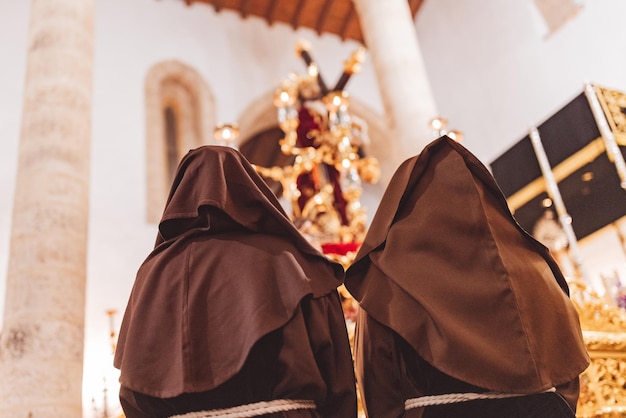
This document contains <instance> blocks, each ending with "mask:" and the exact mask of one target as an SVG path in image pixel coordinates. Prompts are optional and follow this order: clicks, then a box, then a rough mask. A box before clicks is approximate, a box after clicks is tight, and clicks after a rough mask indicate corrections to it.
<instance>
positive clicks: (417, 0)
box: [409, 0, 422, 19]
mask: <svg viewBox="0 0 626 418" xmlns="http://www.w3.org/2000/svg"><path fill="white" fill-rule="evenodd" d="M421 3H422V0H409V8H410V9H411V16H412V17H413V19H415V15H417V9H419V8H420V4H421Z"/></svg>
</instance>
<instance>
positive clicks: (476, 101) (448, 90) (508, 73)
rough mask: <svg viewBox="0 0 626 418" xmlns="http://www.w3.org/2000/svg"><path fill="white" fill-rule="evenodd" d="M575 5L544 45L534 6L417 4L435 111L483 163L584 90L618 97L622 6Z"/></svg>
mask: <svg viewBox="0 0 626 418" xmlns="http://www.w3.org/2000/svg"><path fill="white" fill-rule="evenodd" d="M578 3H579V4H581V5H583V8H582V10H581V11H580V12H579V13H578V15H577V16H576V17H574V18H573V19H572V20H570V21H569V22H567V23H566V24H565V25H564V26H563V27H562V28H561V29H560V30H559V31H557V32H556V33H553V34H551V35H549V34H548V28H547V26H546V25H545V23H544V21H543V19H542V17H541V15H540V14H539V11H538V10H537V9H536V7H535V5H534V2H533V1H532V0H525V1H518V0H465V1H458V0H426V1H425V2H424V5H423V6H422V9H420V13H419V15H418V19H417V30H418V37H419V41H420V46H421V49H422V54H423V56H424V60H425V62H426V67H427V69H428V75H429V78H430V81H431V84H432V86H433V91H434V95H435V100H436V101H437V106H438V109H439V111H440V112H441V114H442V115H444V116H446V117H447V118H448V120H449V122H450V125H451V127H453V128H455V129H459V130H461V131H463V132H464V133H465V142H464V143H465V145H467V146H468V148H470V149H471V150H472V151H473V152H474V153H475V154H476V155H477V156H478V157H479V158H480V159H481V160H483V161H484V162H490V161H493V160H494V159H495V158H496V157H497V156H499V155H500V154H502V153H503V152H504V151H505V150H506V149H508V147H509V146H510V145H511V144H512V143H515V142H517V141H518V140H520V139H521V138H522V137H524V136H525V135H526V134H527V133H528V128H529V126H530V125H531V124H534V125H539V124H540V123H541V122H543V121H544V120H546V119H547V118H548V117H549V116H550V115H552V114H553V113H554V112H556V111H557V110H559V109H560V108H561V107H562V106H563V105H565V104H566V103H567V102H569V101H570V100H571V99H573V98H574V97H575V96H577V95H578V94H579V93H581V92H582V89H583V84H584V82H586V81H589V82H593V83H598V84H601V85H604V86H606V87H612V88H615V89H618V90H624V91H626V56H625V55H624V54H622V53H621V51H623V50H624V49H625V48H626V37H624V36H623V33H622V28H623V26H624V16H626V2H624V1H621V0H593V1H582V0H578Z"/></svg>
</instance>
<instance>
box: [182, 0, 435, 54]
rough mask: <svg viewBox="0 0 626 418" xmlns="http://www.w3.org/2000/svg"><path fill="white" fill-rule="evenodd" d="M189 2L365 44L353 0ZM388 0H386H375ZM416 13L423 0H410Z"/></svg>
mask: <svg viewBox="0 0 626 418" xmlns="http://www.w3.org/2000/svg"><path fill="white" fill-rule="evenodd" d="M184 1H185V3H187V4H188V5H192V4H194V3H205V4H208V5H211V6H213V8H214V9H215V11H216V12H220V11H222V10H225V9H227V10H234V11H236V12H237V13H239V15H240V16H241V17H242V18H243V19H245V18H247V17H249V16H257V17H260V18H262V19H264V20H265V21H266V22H267V23H268V24H269V25H272V24H273V23H275V22H282V23H286V24H288V25H290V26H291V27H292V28H294V29H298V28H301V27H304V28H309V29H313V30H314V31H316V32H317V33H318V34H319V35H321V34H323V33H331V34H335V35H337V36H339V37H340V38H341V39H342V40H346V39H352V40H355V41H357V42H360V43H362V44H365V42H364V40H363V35H362V33H361V27H360V25H359V19H358V16H357V13H356V10H354V5H353V0H184ZM376 1H386V0H376ZM407 1H408V3H409V8H410V9H411V14H412V16H413V19H414V20H415V16H416V15H417V12H418V10H419V8H420V6H421V5H422V3H423V1H424V0H407Z"/></svg>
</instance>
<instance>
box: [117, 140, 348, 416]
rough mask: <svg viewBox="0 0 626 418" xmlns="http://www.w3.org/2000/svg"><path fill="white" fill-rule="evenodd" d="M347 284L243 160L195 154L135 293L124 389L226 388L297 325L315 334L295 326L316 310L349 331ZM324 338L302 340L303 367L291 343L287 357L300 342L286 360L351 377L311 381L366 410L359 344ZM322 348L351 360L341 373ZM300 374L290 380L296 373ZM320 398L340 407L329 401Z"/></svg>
mask: <svg viewBox="0 0 626 418" xmlns="http://www.w3.org/2000/svg"><path fill="white" fill-rule="evenodd" d="M342 279H343V268H342V267H341V265H339V264H337V263H333V262H331V261H330V260H329V259H328V258H326V257H325V256H324V255H323V254H321V253H320V252H318V251H317V250H316V249H315V248H314V247H312V246H311V245H310V244H309V242H308V241H307V240H306V239H305V238H304V237H302V235H300V233H299V232H298V230H297V229H296V228H295V226H294V225H293V224H292V222H291V221H290V220H289V219H288V217H287V216H286V214H285V212H284V211H283V209H282V207H281V206H280V203H279V202H278V200H277V199H276V197H275V196H274V194H273V193H272V192H271V190H270V189H269V188H268V187H267V185H266V184H265V182H264V181H263V179H262V178H261V177H260V176H259V175H258V174H257V173H256V172H255V170H254V168H253V167H252V166H251V165H250V163H249V162H248V161H247V160H246V159H245V158H244V157H243V156H242V155H241V154H240V153H239V152H238V151H236V150H234V149H231V148H228V147H218V146H204V147H200V148H198V149H195V150H192V151H190V152H189V153H188V154H187V155H186V156H185V157H184V158H183V160H182V161H181V163H180V165H179V167H178V170H177V173H176V177H175V180H174V183H173V185H172V189H171V192H170V195H169V198H168V201H167V204H166V207H165V210H164V213H163V217H162V220H161V222H160V224H159V235H158V237H157V240H156V245H155V248H154V250H153V251H152V252H151V253H150V254H149V255H148V257H147V258H146V260H145V261H144V263H143V264H142V265H141V267H140V268H139V270H138V273H137V277H136V280H135V284H134V286H133V290H132V293H131V295H130V299H129V302H128V306H127V309H126V312H125V315H124V319H123V321H122V325H121V330H120V335H119V340H118V346H117V351H116V354H115V360H114V364H115V366H116V367H117V368H120V370H121V377H120V383H121V384H122V385H123V387H125V388H129V389H131V390H133V391H137V392H140V393H142V394H146V395H150V396H154V397H159V398H171V397H175V396H178V395H180V394H183V393H197V392H202V391H210V390H212V389H214V388H217V387H218V386H220V385H222V384H224V382H227V381H228V380H229V379H231V378H233V376H235V375H236V374H237V373H238V372H240V370H241V369H242V367H243V365H244V364H245V362H246V360H247V359H248V355H249V353H250V352H251V350H252V348H253V347H254V346H255V344H257V343H258V342H259V341H260V340H261V339H262V338H263V337H264V336H267V335H269V334H271V333H272V332H273V331H276V330H279V329H281V328H282V327H284V326H285V325H286V324H288V323H290V325H289V329H299V328H301V327H303V326H304V325H299V324H300V323H301V321H300V322H297V321H296V322H294V317H295V316H297V313H298V312H300V311H301V309H302V308H301V304H302V303H303V301H304V300H311V302H310V303H316V304H319V303H321V302H324V305H323V306H327V305H328V304H331V305H332V306H334V308H332V309H331V308H330V307H329V308H325V310H324V311H323V312H325V313H326V314H327V315H329V316H332V318H327V321H328V322H329V323H330V322H332V323H340V324H343V327H344V330H345V323H344V322H343V316H342V312H341V305H340V302H339V298H338V296H337V292H336V288H337V286H339V285H340V284H341V283H342ZM318 298H319V299H320V301H319V302H315V301H317V300H318ZM322 299H328V301H322ZM321 312H322V311H321ZM318 315H322V316H323V314H318ZM300 332H302V333H304V335H307V331H306V330H302V331H300ZM333 332H335V331H333ZM314 333H315V331H312V333H311V334H309V339H310V341H306V340H303V341H301V344H302V351H301V353H303V354H302V357H301V358H299V359H298V351H297V350H296V348H297V347H298V346H297V345H295V344H293V343H292V342H288V341H286V338H287V337H286V336H285V335H283V338H284V339H283V342H282V344H283V348H280V349H277V352H281V350H283V351H284V350H287V349H285V348H284V347H286V344H287V343H289V344H290V348H289V349H288V350H289V351H286V352H284V353H283V354H281V356H283V355H284V356H287V355H288V356H291V358H293V359H298V360H299V361H301V362H302V364H301V365H300V366H299V367H300V369H306V370H314V371H317V370H318V368H319V367H324V366H326V367H333V368H337V369H339V370H344V371H345V370H347V372H348V375H347V377H345V378H343V381H342V384H343V386H342V388H337V387H336V386H335V385H336V381H328V380H324V379H323V378H322V377H321V376H326V375H327V374H328V373H329V372H328V371H325V370H322V371H317V372H316V373H309V374H308V375H309V378H308V380H307V379H303V381H305V386H306V385H308V386H307V387H309V388H310V387H315V388H317V389H316V391H317V392H320V389H319V388H322V389H321V391H322V393H333V391H335V390H336V391H338V392H341V396H343V397H344V398H346V397H347V398H350V393H352V395H353V399H352V400H353V402H354V380H353V374H352V368H351V366H352V364H351V357H350V350H349V346H348V340H347V335H346V334H345V333H344V335H342V337H343V339H342V338H337V336H336V335H334V336H333V337H334V340H333V341H328V340H327V339H328V338H329V337H327V335H328V333H329V331H328V330H323V329H320V330H319V333H318V335H320V336H318V337H316V336H315V335H312V334H314ZM321 335H323V336H324V337H321ZM315 338H319V339H322V340H323V341H322V343H323V344H324V345H325V346H326V347H333V348H332V349H334V350H335V351H336V352H337V353H341V356H338V357H337V358H334V359H333V361H336V363H333V364H326V365H324V364H322V363H323V362H321V361H317V362H316V360H318V359H316V358H315V357H314V356H311V354H310V353H311V350H312V349H313V348H312V347H311V346H310V345H311V344H312V343H311V341H313V340H314V339H315ZM316 344H321V343H319V342H318V343H316ZM307 347H308V348H307ZM294 350H296V351H294ZM315 351H316V352H320V349H316V350H315ZM268 361H269V359H268ZM289 367H290V366H289V365H287V366H283V367H281V370H280V371H279V372H280V373H285V374H288V373H289V372H290V370H289ZM277 373H278V371H277ZM280 373H278V376H279V377H277V378H276V379H278V380H280V379H281V378H280ZM331 375H332V374H331ZM350 376H352V384H350ZM283 380H285V379H283ZM287 380H288V379H287ZM345 382H347V383H345ZM273 383H274V384H277V381H275V382H273ZM268 384H270V385H271V383H270V382H268ZM345 387H347V388H348V389H347V395H346V392H345V391H344V389H345ZM239 389H241V388H239ZM297 390H298V388H293V391H294V392H296V391H297ZM317 392H316V393H317ZM267 393H270V394H271V393H272V391H271V390H268V392H267ZM304 394H306V391H305V393H304ZM287 395H288V394H287ZM298 395H303V393H298ZM268 396H271V395H268ZM250 397H252V398H253V397H254V393H251V394H250ZM258 400H259V401H260V400H263V399H258ZM315 400H316V401H319V402H320V404H324V402H329V400H328V399H323V398H321V399H320V397H319V396H316V399H315ZM348 400H349V399H348Z"/></svg>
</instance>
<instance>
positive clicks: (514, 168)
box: [491, 93, 600, 197]
mask: <svg viewBox="0 0 626 418" xmlns="http://www.w3.org/2000/svg"><path fill="white" fill-rule="evenodd" d="M537 130H538V131H539V135H540V136H541V142H542V143H543V147H544V149H545V151H546V155H547V156H548V160H549V161H550V164H551V165H552V167H555V166H557V165H558V164H559V163H561V162H563V160H565V159H566V158H567V157H569V156H570V155H572V154H574V153H576V151H578V150H580V149H581V148H583V147H585V145H587V144H588V143H590V142H591V141H593V140H594V139H596V138H598V137H599V136H600V131H599V130H598V127H597V125H596V123H595V120H594V118H593V113H591V109H590V107H589V102H588V101H587V98H586V96H585V95H584V93H581V94H580V95H578V96H577V97H576V98H575V99H574V100H572V101H571V102H569V103H568V104H567V105H565V107H563V108H562V109H561V110H559V111H558V112H557V113H555V114H554V115H553V116H552V117H550V118H549V119H548V120H546V121H545V122H544V123H542V124H541V125H539V126H538V127H537ZM491 170H492V172H493V175H494V177H495V178H496V179H497V180H498V184H499V185H500V188H501V189H502V191H503V192H504V195H505V196H506V197H510V196H511V195H512V194H513V193H515V192H516V191H518V190H520V189H521V188H522V187H524V186H525V185H527V184H528V183H530V182H531V181H533V180H535V179H536V178H539V177H541V169H540V167H539V164H538V163H537V158H536V157H535V152H534V150H533V146H532V144H531V142H530V137H529V136H528V135H527V136H525V137H524V138H522V139H521V140H520V141H519V142H517V143H516V144H515V145H514V146H513V147H512V148H510V149H509V150H508V151H506V152H505V153H504V154H502V155H501V156H500V157H498V158H496V159H495V160H494V161H493V162H492V163H491Z"/></svg>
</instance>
